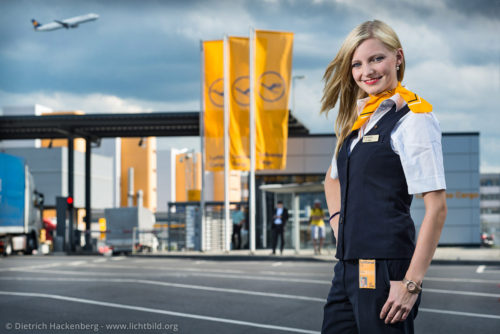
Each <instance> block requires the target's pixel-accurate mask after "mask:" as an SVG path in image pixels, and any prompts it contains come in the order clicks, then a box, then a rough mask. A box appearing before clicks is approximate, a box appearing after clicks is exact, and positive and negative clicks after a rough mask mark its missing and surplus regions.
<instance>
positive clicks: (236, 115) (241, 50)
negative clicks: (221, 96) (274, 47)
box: [228, 37, 250, 170]
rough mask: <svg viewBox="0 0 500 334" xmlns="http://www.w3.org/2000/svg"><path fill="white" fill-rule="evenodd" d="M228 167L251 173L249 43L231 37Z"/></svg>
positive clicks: (246, 39) (242, 38) (245, 40)
mask: <svg viewBox="0 0 500 334" xmlns="http://www.w3.org/2000/svg"><path fill="white" fill-rule="evenodd" d="M228 41H229V82H230V95H229V96H230V99H229V101H230V103H229V151H230V154H229V157H230V159H229V166H230V169H237V170H250V137H249V136H250V127H249V122H250V77H249V73H250V72H249V64H248V59H249V42H248V38H246V37H229V38H228Z"/></svg>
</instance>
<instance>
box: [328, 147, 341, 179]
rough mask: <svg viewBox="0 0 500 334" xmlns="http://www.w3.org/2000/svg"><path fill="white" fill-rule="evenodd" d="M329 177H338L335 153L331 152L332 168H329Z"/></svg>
mask: <svg viewBox="0 0 500 334" xmlns="http://www.w3.org/2000/svg"><path fill="white" fill-rule="evenodd" d="M330 177H331V178H332V179H337V178H338V177H339V173H338V171H337V159H336V157H335V153H333V157H332V168H331V169H330Z"/></svg>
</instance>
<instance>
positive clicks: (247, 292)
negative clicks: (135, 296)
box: [0, 277, 326, 303]
mask: <svg viewBox="0 0 500 334" xmlns="http://www.w3.org/2000/svg"><path fill="white" fill-rule="evenodd" d="M0 280H4V281H9V280H12V281H57V282H113V283H134V284H148V285H159V286H168V287H173V288H182V289H194V290H205V291H214V292H226V293H237V294H243V295H253V296H264V297H274V298H284V299H296V300H307V301H313V302H321V303H324V302H325V301H326V299H325V298H316V297H308V296H297V295H288V294H281V293H272V292H259V291H250V290H240V289H227V288H217V287H211V286H204V285H193V284H179V283H169V282H160V281H151V280H143V279H127V278H104V279H103V278H61V277H55V278H44V277H0Z"/></svg>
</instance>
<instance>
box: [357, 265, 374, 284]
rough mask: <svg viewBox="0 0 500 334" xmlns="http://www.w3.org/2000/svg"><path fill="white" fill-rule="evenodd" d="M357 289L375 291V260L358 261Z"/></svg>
mask: <svg viewBox="0 0 500 334" xmlns="http://www.w3.org/2000/svg"><path fill="white" fill-rule="evenodd" d="M359 288H360V289H375V260H361V259H359Z"/></svg>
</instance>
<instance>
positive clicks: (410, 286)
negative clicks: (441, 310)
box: [408, 282, 417, 292]
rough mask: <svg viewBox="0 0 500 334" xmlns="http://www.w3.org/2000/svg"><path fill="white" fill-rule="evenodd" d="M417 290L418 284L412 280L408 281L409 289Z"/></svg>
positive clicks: (411, 290)
mask: <svg viewBox="0 0 500 334" xmlns="http://www.w3.org/2000/svg"><path fill="white" fill-rule="evenodd" d="M416 290H417V287H416V285H415V284H414V283H412V282H409V283H408V291H410V292H415V291H416Z"/></svg>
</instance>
